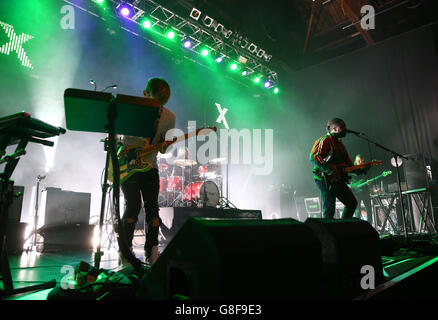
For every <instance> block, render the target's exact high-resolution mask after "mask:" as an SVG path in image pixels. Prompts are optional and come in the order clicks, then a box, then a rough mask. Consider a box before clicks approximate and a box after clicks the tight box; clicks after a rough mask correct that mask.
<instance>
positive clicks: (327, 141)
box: [309, 118, 365, 219]
mask: <svg viewBox="0 0 438 320" xmlns="http://www.w3.org/2000/svg"><path fill="white" fill-rule="evenodd" d="M326 130H327V134H325V135H324V136H322V137H321V138H319V139H318V140H316V141H315V143H314V144H313V148H312V150H311V151H310V157H309V158H310V162H311V163H312V164H313V165H314V166H313V170H312V172H313V180H314V181H315V183H316V185H317V187H318V189H319V191H320V193H321V201H322V208H323V211H322V216H323V218H333V217H334V215H335V210H336V198H337V199H339V201H341V202H342V203H343V204H344V206H345V207H344V210H343V212H342V218H343V219H345V218H351V217H353V214H354V212H355V210H356V207H357V200H356V197H355V196H354V194H353V192H352V191H351V190H350V188H349V187H348V185H347V180H348V175H346V174H344V173H343V170H342V168H345V167H350V166H353V162H352V161H351V159H350V156H349V155H348V152H347V149H346V148H345V146H344V144H343V143H342V140H341V138H344V137H345V136H346V135H347V132H348V130H347V126H346V124H345V122H344V121H343V120H342V119H339V118H334V119H331V120H329V121H328V122H327V127H326ZM364 172H365V170H363V169H362V170H356V171H352V173H353V174H363V173H364Z"/></svg>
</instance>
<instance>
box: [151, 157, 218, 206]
mask: <svg viewBox="0 0 438 320" xmlns="http://www.w3.org/2000/svg"><path fill="white" fill-rule="evenodd" d="M186 155H187V153H186V152H183V153H182V154H181V152H180V151H179V152H178V156H177V157H176V158H175V160H173V161H172V163H169V162H170V160H169V158H170V157H171V156H172V154H161V153H158V156H157V160H158V168H159V172H160V193H159V205H160V206H161V207H217V206H218V205H219V204H220V201H221V198H222V197H221V195H222V190H223V176H222V168H221V167H222V164H224V163H225V162H226V158H216V159H212V160H210V161H209V162H208V163H207V164H204V165H201V164H198V163H197V162H196V161H195V160H192V159H187V157H186Z"/></svg>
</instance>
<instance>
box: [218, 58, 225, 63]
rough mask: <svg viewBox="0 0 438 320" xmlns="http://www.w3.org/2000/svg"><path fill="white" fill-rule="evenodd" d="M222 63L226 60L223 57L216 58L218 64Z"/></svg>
mask: <svg viewBox="0 0 438 320" xmlns="http://www.w3.org/2000/svg"><path fill="white" fill-rule="evenodd" d="M222 61H224V58H222V57H217V58H216V62H217V63H222Z"/></svg>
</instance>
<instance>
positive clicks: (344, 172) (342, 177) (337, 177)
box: [324, 160, 383, 183]
mask: <svg viewBox="0 0 438 320" xmlns="http://www.w3.org/2000/svg"><path fill="white" fill-rule="evenodd" d="M381 164H383V161H380V160H374V161H370V162H366V163H362V164H358V165H356V166H351V167H347V166H336V167H335V171H334V173H332V174H330V175H329V174H326V173H324V179H325V182H326V183H330V182H341V181H344V182H345V181H348V180H349V178H350V177H349V176H348V173H349V172H351V171H355V170H359V169H363V168H368V167H371V166H377V165H381Z"/></svg>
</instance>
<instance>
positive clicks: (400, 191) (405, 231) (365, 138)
mask: <svg viewBox="0 0 438 320" xmlns="http://www.w3.org/2000/svg"><path fill="white" fill-rule="evenodd" d="M350 133H354V134H355V135H356V136H357V137H358V138H361V139H364V140H366V141H368V143H372V144H374V145H375V146H376V147H378V148H380V149H382V150H384V151H386V152H389V153H391V154H392V157H393V158H394V160H395V167H396V172H397V184H398V197H399V199H400V206H401V211H402V220H403V229H404V236H405V244H407V243H408V231H407V226H406V218H405V207H404V204H403V198H402V190H401V180H400V169H399V164H398V158H403V159H405V160H408V158H407V157H405V156H403V155H401V154H400V153H398V152H395V151H392V150H390V149H388V148H386V147H384V146H382V145H381V144H379V143H377V142H375V141H372V140H370V139H369V138H368V137H367V136H366V135H365V134H363V133H360V132H358V133H356V132H350Z"/></svg>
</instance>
